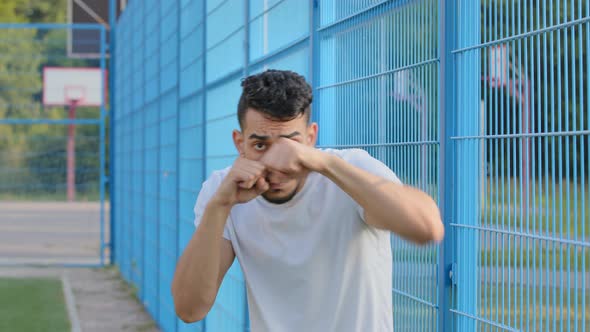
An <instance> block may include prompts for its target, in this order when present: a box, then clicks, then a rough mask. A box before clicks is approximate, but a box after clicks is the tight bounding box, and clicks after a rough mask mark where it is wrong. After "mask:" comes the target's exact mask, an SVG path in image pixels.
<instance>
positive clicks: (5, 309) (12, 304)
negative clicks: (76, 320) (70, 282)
mask: <svg viewBox="0 0 590 332" xmlns="http://www.w3.org/2000/svg"><path fill="white" fill-rule="evenodd" d="M0 294H1V296H0V331H10V332H37V331H39V332H41V331H51V332H62V331H70V323H69V320H68V314H67V310H66V305H65V299H64V296H63V291H62V283H61V281H60V280H58V279H12V278H0Z"/></svg>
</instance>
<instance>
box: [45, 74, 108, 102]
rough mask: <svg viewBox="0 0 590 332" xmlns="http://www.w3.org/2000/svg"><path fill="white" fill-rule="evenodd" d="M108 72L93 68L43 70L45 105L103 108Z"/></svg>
mask: <svg viewBox="0 0 590 332" xmlns="http://www.w3.org/2000/svg"><path fill="white" fill-rule="evenodd" d="M105 83H106V72H105V74H104V75H103V74H101V69H100V68H92V67H45V68H43V105H45V106H69V105H72V104H76V106H101V105H102V104H103V101H104V95H105V94H106V86H105Z"/></svg>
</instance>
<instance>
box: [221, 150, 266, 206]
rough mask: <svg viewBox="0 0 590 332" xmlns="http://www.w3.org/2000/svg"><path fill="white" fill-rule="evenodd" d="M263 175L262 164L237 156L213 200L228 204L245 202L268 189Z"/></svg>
mask: <svg viewBox="0 0 590 332" xmlns="http://www.w3.org/2000/svg"><path fill="white" fill-rule="evenodd" d="M265 177H266V167H265V166H264V165H262V164H261V163H259V162H257V161H254V160H249V159H246V158H243V157H239V158H238V159H236V161H235V162H234V165H233V166H232V168H231V170H230V171H229V173H228V174H227V176H226V177H225V179H223V181H222V182H221V185H220V186H219V188H218V189H217V192H216V193H215V200H216V201H217V202H219V203H220V204H223V205H229V206H233V205H235V204H240V203H246V202H248V201H250V200H252V199H254V198H256V197H257V196H258V195H260V194H262V193H264V192H265V191H267V190H268V189H269V185H268V183H267V182H266V179H265Z"/></svg>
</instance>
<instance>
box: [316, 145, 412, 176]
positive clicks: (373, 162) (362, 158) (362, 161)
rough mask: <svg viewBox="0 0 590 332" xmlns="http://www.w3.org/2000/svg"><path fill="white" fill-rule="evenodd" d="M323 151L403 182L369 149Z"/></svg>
mask: <svg viewBox="0 0 590 332" xmlns="http://www.w3.org/2000/svg"><path fill="white" fill-rule="evenodd" d="M322 151H324V152H326V153H330V154H333V155H336V156H338V157H340V158H342V159H343V160H344V161H346V162H348V163H349V164H351V165H353V166H356V167H358V168H360V169H363V170H365V171H367V172H369V173H372V174H374V175H378V176H381V177H384V178H387V179H389V180H391V181H394V182H397V183H401V181H400V179H399V178H398V177H397V175H396V174H395V173H394V172H393V171H392V170H391V169H390V168H389V166H387V165H386V164H385V163H383V162H382V161H380V160H379V159H377V158H374V157H373V156H371V155H370V154H369V153H368V152H367V151H365V150H363V149H343V150H336V149H323V150H322Z"/></svg>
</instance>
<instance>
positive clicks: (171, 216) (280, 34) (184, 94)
mask: <svg viewBox="0 0 590 332" xmlns="http://www.w3.org/2000/svg"><path fill="white" fill-rule="evenodd" d="M589 7H590V6H589V5H588V3H587V1H580V0H543V1H525V0H522V1H504V0H452V1H437V0H389V1H387V0H362V1H359V0H342V1H340V0H310V1H300V0H264V1H263V0H260V1H258V0H208V1H198V0H179V1H163V0H146V1H132V2H130V3H129V6H128V7H127V9H126V10H125V11H124V12H123V14H122V16H121V18H120V19H119V22H118V23H117V28H116V30H115V36H114V37H115V38H114V40H116V45H117V47H116V49H115V56H114V63H113V66H114V70H115V78H114V80H115V82H114V92H115V94H114V107H115V118H114V120H113V127H114V131H113V140H114V150H113V151H112V156H113V157H112V158H113V159H112V164H113V166H114V168H113V171H114V173H113V174H114V179H115V186H114V192H113V194H112V195H113V197H116V199H115V201H114V203H113V204H114V219H115V225H116V226H115V239H116V241H115V249H116V251H115V253H116V262H117V265H118V266H119V267H120V269H121V272H122V274H123V276H124V277H125V278H126V279H127V280H128V281H129V282H131V283H132V284H134V285H135V286H136V287H137V288H138V296H139V298H140V299H141V301H142V302H143V303H144V304H145V306H146V307H147V309H148V311H149V312H150V314H151V315H152V316H153V317H154V318H155V320H156V321H157V322H158V324H159V325H160V326H161V327H162V329H163V330H165V331H246V330H248V329H249V327H248V325H249V324H248V312H247V305H246V291H245V287H244V286H245V280H244V277H243V275H242V273H241V270H240V267H239V265H238V263H237V262H236V263H235V264H234V266H232V268H231V269H230V271H229V272H228V275H227V276H226V278H225V280H224V283H223V285H222V287H221V290H220V292H219V295H218V297H217V301H216V303H215V305H214V307H213V309H212V311H211V312H210V313H209V315H208V316H207V318H206V319H205V320H203V321H201V322H199V323H196V324H184V323H183V322H181V321H180V320H178V319H177V317H176V316H175V314H174V308H173V301H172V297H171V293H170V283H171V280H172V276H173V273H174V267H175V264H176V260H177V257H178V256H179V255H180V254H181V253H182V251H183V249H184V247H185V245H186V244H187V242H188V240H189V239H190V237H191V235H192V234H193V232H194V225H193V218H194V216H193V206H194V203H195V200H196V197H197V194H198V192H199V190H200V186H201V183H202V182H203V181H204V179H206V178H207V177H208V175H209V174H211V172H212V171H213V170H216V169H219V168H222V167H226V166H228V165H230V164H231V163H232V162H233V160H234V159H235V158H236V152H235V150H234V146H233V143H232V140H231V130H232V129H234V128H237V127H238V123H237V117H236V108H237V101H238V98H239V95H240V92H241V91H240V80H241V79H242V78H243V77H245V76H246V75H249V74H253V73H257V72H261V71H263V70H265V69H268V68H277V69H289V70H293V71H296V72H299V73H301V74H302V75H304V76H305V77H306V78H307V79H308V81H309V82H310V83H311V84H312V86H313V88H314V104H313V114H314V120H315V121H317V122H318V123H319V127H320V135H319V144H320V145H321V146H324V147H336V148H344V147H359V148H363V149H366V150H367V151H368V152H369V153H370V154H372V155H373V156H375V157H377V158H378V159H380V160H382V161H383V162H385V163H386V164H387V165H388V166H390V167H391V168H392V169H393V170H394V171H395V172H396V173H397V174H398V176H399V177H400V178H401V179H402V180H403V181H404V182H405V183H408V184H411V185H414V186H416V187H418V188H420V189H422V190H424V191H426V192H427V193H429V194H430V195H431V196H433V197H434V198H435V199H436V200H437V201H438V202H439V206H440V208H441V211H442V214H443V219H444V222H445V226H446V230H447V235H446V239H445V242H444V244H443V245H441V246H429V247H420V248H419V247H415V246H413V245H410V244H408V243H407V242H404V241H402V240H401V239H399V238H397V237H395V236H394V238H393V241H392V253H393V260H394V261H393V266H394V274H393V275H394V277H393V280H392V290H391V291H392V292H393V293H392V294H393V301H394V303H393V308H394V312H393V313H392V319H393V321H394V326H395V329H396V330H400V331H403V330H407V331H416V330H420V331H433V330H439V331H455V330H456V331H488V330H493V331H497V330H507V331H537V330H551V331H553V330H571V331H576V330H578V331H585V330H587V329H588V328H589V327H590V311H589V310H590V309H589V308H590V306H587V303H589V301H590V267H588V264H590V242H589V237H590V225H589V222H590V211H589V209H590V203H589V202H588V197H590V192H589V190H590V184H589V176H590V163H589V162H588V153H589V151H588V147H589V146H590V116H589V114H588V109H589V108H590V107H589V106H590V104H589V103H590V93H589V92H590V84H588V80H587V73H588V71H589V69H590V68H589V66H590V37H589V36H590V8H589Z"/></svg>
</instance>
